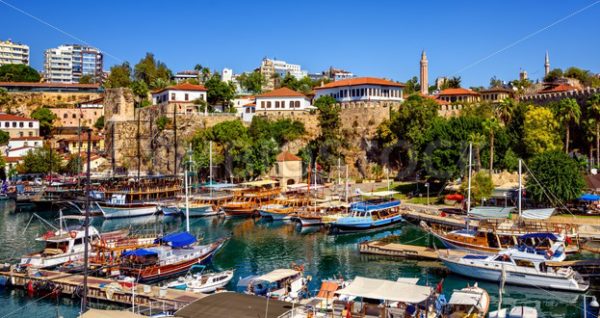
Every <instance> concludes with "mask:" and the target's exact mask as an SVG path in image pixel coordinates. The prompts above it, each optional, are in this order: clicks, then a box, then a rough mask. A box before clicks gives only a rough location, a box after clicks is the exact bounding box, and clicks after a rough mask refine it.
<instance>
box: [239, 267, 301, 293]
mask: <svg viewBox="0 0 600 318" xmlns="http://www.w3.org/2000/svg"><path fill="white" fill-rule="evenodd" d="M241 282H246V283H247V284H246V285H247V288H246V290H245V291H244V292H245V293H246V294H250V295H257V296H266V297H269V298H273V299H279V300H284V301H298V300H299V299H301V298H303V297H304V296H305V295H306V288H307V287H306V286H307V285H306V284H307V280H306V279H305V278H304V276H303V274H302V271H301V270H298V269H288V268H280V269H276V270H273V271H271V272H269V273H267V274H264V275H261V276H251V277H246V278H244V279H242V280H241ZM239 285H240V284H238V286H239Z"/></svg>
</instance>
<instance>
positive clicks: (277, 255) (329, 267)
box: [0, 201, 582, 318]
mask: <svg viewBox="0 0 600 318" xmlns="http://www.w3.org/2000/svg"><path fill="white" fill-rule="evenodd" d="M0 211H1V212H0V242H1V243H2V244H0V259H1V260H2V262H9V261H10V262H17V261H18V258H19V257H20V256H21V255H23V254H25V253H28V252H32V251H36V250H38V249H39V248H41V245H40V244H39V243H37V242H36V241H35V237H37V236H39V235H40V234H42V233H44V232H46V231H48V230H49V228H48V227H47V226H46V225H44V224H43V223H42V222H40V221H38V220H35V219H34V220H32V221H31V222H29V221H30V218H31V215H32V212H36V213H38V214H40V215H41V216H42V217H44V218H45V219H47V220H51V221H54V222H55V223H56V219H57V217H58V213H55V212H54V213H53V212H44V211H27V212H18V213H16V212H15V205H14V202H8V201H6V202H1V203H0ZM190 222H191V231H192V233H193V234H196V235H198V236H202V237H203V240H204V241H206V242H210V241H213V240H215V239H217V238H220V237H223V236H226V235H231V240H230V241H229V242H228V243H227V244H226V246H225V247H224V248H223V249H222V250H221V251H219V253H218V254H217V255H216V256H215V257H214V259H213V264H212V267H213V268H214V269H215V270H224V269H231V268H233V269H235V277H234V279H233V280H232V282H231V283H230V285H229V286H228V289H230V290H235V289H236V285H237V281H238V279H239V278H241V277H245V276H249V275H255V274H262V273H265V272H268V271H270V270H273V269H277V268H289V267H290V266H291V265H292V264H301V265H303V266H304V270H305V275H308V276H310V277H311V281H310V283H309V288H310V290H311V291H312V292H314V291H316V290H317V289H318V288H319V286H320V281H321V280H322V279H328V278H344V279H351V278H353V277H354V276H357V275H360V276H366V277H372V278H383V279H390V280H395V279H396V278H398V277H418V278H420V280H419V283H420V284H428V285H431V286H433V287H435V286H436V285H437V284H438V282H439V281H440V280H442V279H444V282H443V289H444V292H445V293H446V296H447V298H449V295H450V293H451V292H452V290H454V289H458V288H463V287H465V286H467V284H473V283H475V282H474V281H473V280H470V279H467V278H463V277H460V276H456V275H453V274H449V275H448V274H446V272H445V271H444V268H443V266H442V264H441V263H439V262H433V261H411V260H400V259H393V258H386V257H379V256H369V255H361V254H360V253H359V252H358V248H357V243H359V242H361V241H364V240H372V239H377V238H383V237H386V236H389V235H392V234H393V235H398V240H399V241H400V242H403V243H410V244H418V245H426V244H430V243H431V242H430V240H431V238H430V237H429V236H428V235H426V234H425V233H424V232H423V231H422V230H421V229H419V228H418V227H417V226H415V225H411V224H407V223H402V224H400V225H398V226H396V227H394V228H390V229H385V230H381V231H378V232H371V233H360V234H346V235H339V236H331V235H328V234H327V233H326V232H324V231H322V230H320V229H318V228H309V229H301V228H300V227H298V226H297V225H296V224H294V223H291V222H272V221H266V220H262V219H225V218H220V217H209V218H195V219H190ZM28 223H29V225H28ZM92 225H94V226H95V227H96V228H97V229H98V230H100V231H101V232H106V231H113V230H117V229H124V228H129V229H130V230H131V232H140V233H141V232H145V233H160V232H163V233H169V232H174V231H181V230H183V229H185V221H184V219H183V218H181V217H164V216H149V217H139V218H134V219H116V220H102V219H95V220H93V222H92ZM479 286H480V287H483V288H485V289H486V290H487V291H488V292H489V293H490V296H491V299H492V302H491V305H490V310H495V309H496V308H497V306H498V286H497V284H494V283H486V282H479ZM581 302H582V297H581V296H580V295H578V294H574V293H564V292H555V291H546V290H542V289H536V288H524V287H514V286H506V287H505V291H504V295H503V298H502V305H503V307H509V306H516V305H523V306H531V307H535V308H537V309H538V311H539V313H540V316H541V317H580V315H581V309H580V308H581ZM79 306H80V303H79V300H78V299H71V298H60V299H52V298H46V299H38V298H35V297H30V296H28V295H27V294H26V293H25V292H24V291H22V290H14V289H7V290H0V307H1V308H2V311H1V312H0V318H2V317H27V318H35V317H58V316H62V317H65V318H70V317H77V314H78V312H79V310H80V308H79ZM90 306H91V307H94V308H106V307H107V305H106V304H100V303H94V302H92V303H91V305H90ZM113 308H115V307H113Z"/></svg>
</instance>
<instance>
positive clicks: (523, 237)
mask: <svg viewBox="0 0 600 318" xmlns="http://www.w3.org/2000/svg"><path fill="white" fill-rule="evenodd" d="M530 238H536V239H542V240H543V239H549V240H553V241H556V240H558V236H556V235H555V234H554V233H546V232H544V233H528V234H524V235H521V236H519V240H527V239H530Z"/></svg>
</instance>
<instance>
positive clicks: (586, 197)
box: [579, 193, 600, 201]
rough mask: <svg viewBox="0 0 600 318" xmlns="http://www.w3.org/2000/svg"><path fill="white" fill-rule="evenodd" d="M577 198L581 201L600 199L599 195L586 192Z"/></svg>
mask: <svg viewBox="0 0 600 318" xmlns="http://www.w3.org/2000/svg"><path fill="white" fill-rule="evenodd" d="M579 200H581V201H600V195H597V194H592V193H586V194H584V195H582V196H580V197H579Z"/></svg>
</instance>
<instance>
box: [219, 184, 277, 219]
mask: <svg viewBox="0 0 600 318" xmlns="http://www.w3.org/2000/svg"><path fill="white" fill-rule="evenodd" d="M276 183H277V181H274V180H259V181H252V182H246V183H242V185H244V186H245V187H246V188H244V189H241V190H240V189H233V190H232V191H234V192H235V193H236V194H235V195H234V198H233V200H232V201H230V202H227V203H225V204H223V205H222V206H221V209H222V210H223V212H224V213H225V215H226V216H227V217H249V216H254V215H256V214H257V213H258V208H259V207H260V206H261V205H264V204H268V203H269V202H271V200H273V199H274V198H275V197H276V196H278V195H279V194H280V189H279V188H277V187H274V185H275V184H276Z"/></svg>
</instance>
